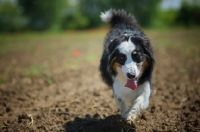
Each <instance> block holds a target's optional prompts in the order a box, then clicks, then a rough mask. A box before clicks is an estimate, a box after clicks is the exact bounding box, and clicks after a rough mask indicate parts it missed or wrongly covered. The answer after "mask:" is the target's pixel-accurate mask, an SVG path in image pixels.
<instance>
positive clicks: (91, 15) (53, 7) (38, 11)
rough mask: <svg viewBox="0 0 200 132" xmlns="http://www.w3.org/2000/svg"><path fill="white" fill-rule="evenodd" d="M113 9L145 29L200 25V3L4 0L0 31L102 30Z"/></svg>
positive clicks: (172, 0)
mask: <svg viewBox="0 0 200 132" xmlns="http://www.w3.org/2000/svg"><path fill="white" fill-rule="evenodd" d="M110 8H116V9H121V8H123V9H125V10H127V11H128V12H130V13H133V14H134V15H135V16H136V18H137V20H138V21H139V23H140V24H141V26H142V27H145V28H169V27H177V26H180V27H191V26H192V27H194V26H199V25H200V0H51V1H50V0H0V32H18V31H27V30H28V31H30V30H36V31H46V30H50V31H51V30H52V31H63V30H83V29H89V28H96V27H101V26H104V23H103V22H101V20H100V18H99V15H100V12H102V11H106V10H108V9H110Z"/></svg>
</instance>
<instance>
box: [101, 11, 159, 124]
mask: <svg viewBox="0 0 200 132" xmlns="http://www.w3.org/2000/svg"><path fill="white" fill-rule="evenodd" d="M100 17H101V19H102V20H103V21H104V22H108V23H109V24H110V25H111V29H110V31H109V32H108V34H107V36H106V38H105V42H104V49H103V53H102V57H101V60H100V66H99V70H100V74H101V77H102V79H103V81H104V82H105V83H106V84H107V85H108V86H110V87H112V89H113V93H114V98H115V100H116V102H117V105H118V109H119V110H120V112H121V117H122V119H123V120H125V121H126V122H127V123H129V124H130V123H131V124H132V123H134V120H135V119H136V117H137V116H138V114H139V113H140V112H141V111H142V110H145V109H146V108H147V107H148V105H149V99H150V96H151V93H152V90H153V86H152V72H153V68H154V62H155V61H154V55H153V48H152V46H151V43H150V40H149V39H148V38H147V37H146V35H145V34H144V33H143V32H142V31H141V29H140V27H139V24H138V23H137V20H136V19H135V17H134V15H132V14H128V13H127V12H126V11H125V10H123V9H121V10H115V9H110V10H108V11H106V12H102V13H101V15H100Z"/></svg>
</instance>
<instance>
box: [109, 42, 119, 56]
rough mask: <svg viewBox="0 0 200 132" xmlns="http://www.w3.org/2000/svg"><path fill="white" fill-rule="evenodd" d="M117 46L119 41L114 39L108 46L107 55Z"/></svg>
mask: <svg viewBox="0 0 200 132" xmlns="http://www.w3.org/2000/svg"><path fill="white" fill-rule="evenodd" d="M118 45H119V40H118V39H117V38H116V39H114V40H113V41H112V42H111V43H110V44H109V46H108V50H109V53H112V52H113V51H114V50H115V48H116V47H117V46H118Z"/></svg>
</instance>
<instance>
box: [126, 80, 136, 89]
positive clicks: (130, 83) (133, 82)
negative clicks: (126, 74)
mask: <svg viewBox="0 0 200 132" xmlns="http://www.w3.org/2000/svg"><path fill="white" fill-rule="evenodd" d="M125 87H128V88H130V89H132V90H136V88H137V81H136V80H135V79H128V80H127V82H126V85H125Z"/></svg>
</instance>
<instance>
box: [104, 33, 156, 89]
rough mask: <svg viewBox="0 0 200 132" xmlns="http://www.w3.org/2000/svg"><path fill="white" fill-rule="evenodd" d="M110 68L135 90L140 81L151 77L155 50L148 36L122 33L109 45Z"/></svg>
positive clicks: (127, 85)
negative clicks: (153, 50)
mask: <svg viewBox="0 0 200 132" xmlns="http://www.w3.org/2000/svg"><path fill="white" fill-rule="evenodd" d="M108 50H109V53H110V57H109V63H110V68H111V70H112V71H113V73H115V74H114V76H115V77H116V78H118V79H119V80H120V81H122V82H123V83H124V84H125V86H126V87H128V88H131V89H133V90H135V89H136V88H137V85H138V83H142V82H144V81H145V80H147V79H150V77H151V72H152V70H153V61H154V60H153V52H152V47H151V45H150V42H149V40H148V39H147V38H142V37H138V36H126V35H122V36H120V37H119V38H116V39H114V40H113V41H112V42H111V43H110V45H109V47H108Z"/></svg>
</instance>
